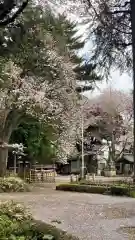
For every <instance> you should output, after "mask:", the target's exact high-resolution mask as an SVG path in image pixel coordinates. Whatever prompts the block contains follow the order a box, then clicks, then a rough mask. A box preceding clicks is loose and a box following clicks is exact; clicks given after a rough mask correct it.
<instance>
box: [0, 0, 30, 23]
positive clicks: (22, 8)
mask: <svg viewBox="0 0 135 240" xmlns="http://www.w3.org/2000/svg"><path fill="white" fill-rule="evenodd" d="M28 2H29V0H26V1H25V2H23V4H22V6H21V7H20V8H19V9H18V10H17V11H16V13H15V14H14V15H13V16H12V17H9V18H8V19H5V20H3V21H2V22H1V21H0V26H6V25H8V24H9V23H12V22H13V21H14V20H15V19H16V18H17V17H18V15H19V14H20V13H21V12H22V11H23V10H24V8H25V7H26V6H27V4H28Z"/></svg>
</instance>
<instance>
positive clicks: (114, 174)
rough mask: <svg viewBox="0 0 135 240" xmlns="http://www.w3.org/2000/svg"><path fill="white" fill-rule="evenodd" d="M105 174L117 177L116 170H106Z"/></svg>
mask: <svg viewBox="0 0 135 240" xmlns="http://www.w3.org/2000/svg"><path fill="white" fill-rule="evenodd" d="M104 176H105V177H115V176H116V170H104Z"/></svg>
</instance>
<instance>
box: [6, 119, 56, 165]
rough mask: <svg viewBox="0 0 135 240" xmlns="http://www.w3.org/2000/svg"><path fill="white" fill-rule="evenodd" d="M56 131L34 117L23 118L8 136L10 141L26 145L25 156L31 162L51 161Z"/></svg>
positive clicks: (53, 154)
mask: <svg viewBox="0 0 135 240" xmlns="http://www.w3.org/2000/svg"><path fill="white" fill-rule="evenodd" d="M56 139H57V132H56V131H55V129H53V126H49V124H43V123H41V122H39V121H38V120H37V119H35V118H32V117H30V118H28V117H26V119H24V121H22V122H21V124H20V125H19V126H18V127H17V129H15V130H14V131H13V132H12V134H11V137H10V143H11V144H13V143H22V144H23V146H25V147H26V150H25V152H26V154H27V158H28V159H29V160H30V162H31V163H35V162H37V161H38V162H40V163H43V164H44V163H49V162H50V163H51V162H52V160H53V158H54V157H55V158H56V147H54V145H53V142H54V141H55V140H56Z"/></svg>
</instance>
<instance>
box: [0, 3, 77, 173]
mask: <svg viewBox="0 0 135 240" xmlns="http://www.w3.org/2000/svg"><path fill="white" fill-rule="evenodd" d="M31 16H32V17H31ZM17 21H18V24H17V22H16V28H15V27H14V26H13V27H12V26H10V27H9V28H8V29H5V31H6V32H7V35H8V38H7V45H6V46H0V47H1V53H2V54H1V59H0V60H1V89H0V105H1V116H0V118H1V119H0V124H1V127H0V142H1V146H0V161H1V162H0V175H1V176H3V175H4V174H5V170H6V159H7V149H5V148H4V143H8V142H9V139H10V136H11V133H12V131H13V129H15V128H16V127H17V126H18V125H19V124H20V122H21V121H22V119H23V116H25V115H33V116H34V117H37V118H38V119H39V120H43V121H46V122H48V121H50V119H51V121H52V122H53V124H55V126H56V128H57V129H59V134H60V136H63V138H64V135H65V134H63V132H64V131H66V135H68V134H69V135H70V133H71V132H69V129H70V128H71V127H73V126H74V134H73V132H72V136H71V135H70V136H69V139H68V141H70V143H71V146H73V141H74V138H75V134H76V131H75V129H76V116H77V115H76V113H77V112H78V109H77V108H76V106H77V96H76V94H75V87H76V76H75V73H74V72H73V66H74V65H73V63H72V62H71V61H70V56H69V54H68V51H65V52H63V54H62V53H60V49H59V46H60V43H57V42H56V41H55V38H54V36H53V35H52V34H51V33H50V32H48V30H46V28H44V23H45V22H46V14H45V12H44V11H43V10H42V8H41V7H40V6H32V7H29V8H27V9H26V11H25V12H24V14H23V15H22V16H21V17H20V19H18V20H17ZM17 33H18V34H17ZM19 33H20V35H19ZM61 134H63V135H61ZM70 137H71V138H72V139H73V141H71V140H70ZM63 138H62V137H61V140H63ZM61 142H62V141H61ZM63 147H64V146H63Z"/></svg>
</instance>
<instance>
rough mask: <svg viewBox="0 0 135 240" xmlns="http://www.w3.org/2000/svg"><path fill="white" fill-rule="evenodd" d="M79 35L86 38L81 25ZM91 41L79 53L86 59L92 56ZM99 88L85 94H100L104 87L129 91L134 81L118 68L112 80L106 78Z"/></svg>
mask: <svg viewBox="0 0 135 240" xmlns="http://www.w3.org/2000/svg"><path fill="white" fill-rule="evenodd" d="M77 35H82V39H85V37H86V33H85V27H84V26H82V25H81V26H80V27H78V34H77ZM91 47H92V45H91V43H90V42H87V43H86V44H85V47H84V49H82V50H81V51H80V53H79V55H81V56H84V58H85V59H89V56H90V50H91ZM97 86H98V88H97V89H95V91H94V92H93V93H91V92H89V91H88V92H87V93H86V94H85V95H86V96H88V97H93V96H95V95H97V94H100V92H102V91H103V89H105V88H107V87H110V86H111V87H112V88H115V89H118V90H123V91H125V92H129V91H131V90H132V89H133V82H132V77H131V76H129V75H128V74H127V73H123V74H122V75H121V74H120V73H119V71H118V70H116V71H112V72H111V76H110V80H109V81H108V82H106V81H105V80H104V81H102V83H100V84H97Z"/></svg>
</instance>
